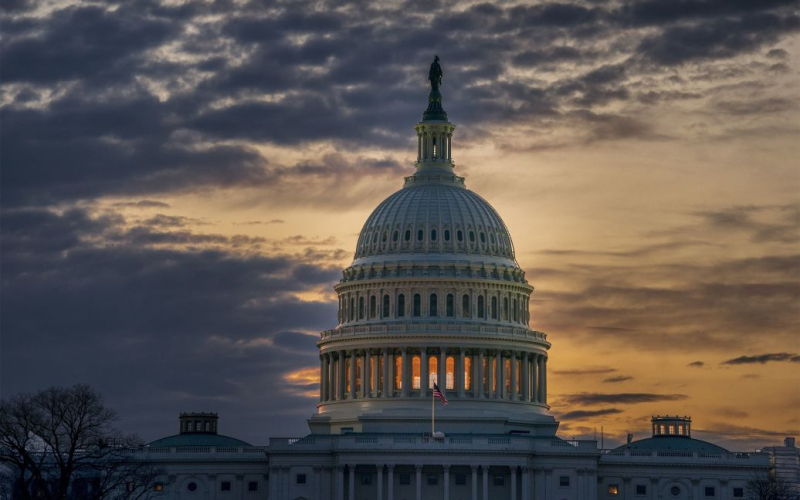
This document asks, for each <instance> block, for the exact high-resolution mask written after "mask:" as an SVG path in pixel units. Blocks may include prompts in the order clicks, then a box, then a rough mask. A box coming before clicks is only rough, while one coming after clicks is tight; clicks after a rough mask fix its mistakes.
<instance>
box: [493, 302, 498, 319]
mask: <svg viewBox="0 0 800 500" xmlns="http://www.w3.org/2000/svg"><path fill="white" fill-rule="evenodd" d="M492 319H497V297H492Z"/></svg>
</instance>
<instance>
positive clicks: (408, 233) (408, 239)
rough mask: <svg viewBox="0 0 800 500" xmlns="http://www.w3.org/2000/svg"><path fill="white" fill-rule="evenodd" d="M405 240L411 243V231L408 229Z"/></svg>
mask: <svg viewBox="0 0 800 500" xmlns="http://www.w3.org/2000/svg"><path fill="white" fill-rule="evenodd" d="M404 239H405V240H406V241H411V230H410V229H406V234H405V237H404Z"/></svg>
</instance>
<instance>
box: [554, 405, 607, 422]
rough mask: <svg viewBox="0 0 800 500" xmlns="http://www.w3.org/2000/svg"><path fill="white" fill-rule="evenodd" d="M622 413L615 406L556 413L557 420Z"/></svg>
mask: <svg viewBox="0 0 800 500" xmlns="http://www.w3.org/2000/svg"><path fill="white" fill-rule="evenodd" d="M619 413H623V412H622V410H619V409H617V408H603V409H602V410H575V411H569V412H567V413H561V414H559V415H558V418H559V420H582V419H586V418H597V417H604V416H606V415H617V414H619Z"/></svg>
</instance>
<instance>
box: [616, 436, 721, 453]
mask: <svg viewBox="0 0 800 500" xmlns="http://www.w3.org/2000/svg"><path fill="white" fill-rule="evenodd" d="M625 449H630V450H638V451H686V452H692V451H698V452H707V453H727V452H728V450H726V449H725V448H722V447H720V446H717V445H715V444H712V443H709V442H707V441H702V440H700V439H694V438H690V437H686V436H654V437H651V438H647V439H640V440H639V441H634V442H632V443H631V444H630V448H628V445H622V446H620V447H619V448H617V450H625Z"/></svg>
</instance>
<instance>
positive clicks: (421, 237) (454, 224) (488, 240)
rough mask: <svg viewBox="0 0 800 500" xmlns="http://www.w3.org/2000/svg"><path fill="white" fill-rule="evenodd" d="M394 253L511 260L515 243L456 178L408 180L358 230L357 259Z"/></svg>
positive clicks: (494, 214)
mask: <svg viewBox="0 0 800 500" xmlns="http://www.w3.org/2000/svg"><path fill="white" fill-rule="evenodd" d="M412 179H413V178H412ZM398 253H448V254H449V253H453V254H472V255H487V256H494V257H502V258H507V259H510V260H512V261H513V260H514V247H513V244H512V243H511V237H510V235H509V233H508V229H507V228H506V225H505V224H504V223H503V220H502V219H501V218H500V216H499V215H498V214H497V212H496V211H495V210H494V208H492V206H491V205H489V203H488V202H487V201H486V200H484V199H483V198H481V197H480V196H478V195H477V194H475V193H474V192H472V191H470V190H468V189H466V188H465V187H464V185H463V180H462V179H461V178H458V177H452V180H451V181H449V182H447V181H439V182H421V183H413V182H412V183H410V184H409V183H408V182H407V184H406V186H405V187H404V188H403V189H401V190H400V191H398V192H396V193H394V194H393V195H391V196H389V197H388V198H387V199H386V200H384V201H383V203H381V204H380V205H378V207H377V208H376V209H375V211H373V212H372V215H370V216H369V218H368V219H367V222H366V223H365V224H364V227H363V228H362V230H361V233H360V236H359V239H358V246H357V248H356V255H355V256H356V258H361V257H368V256H374V255H389V254H398Z"/></svg>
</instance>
